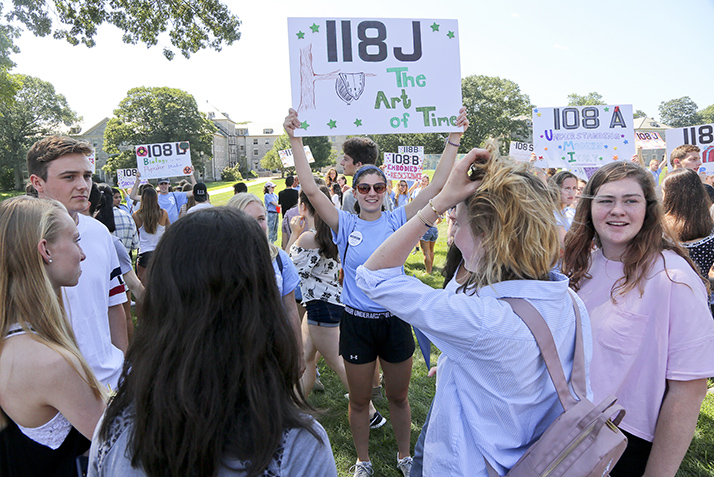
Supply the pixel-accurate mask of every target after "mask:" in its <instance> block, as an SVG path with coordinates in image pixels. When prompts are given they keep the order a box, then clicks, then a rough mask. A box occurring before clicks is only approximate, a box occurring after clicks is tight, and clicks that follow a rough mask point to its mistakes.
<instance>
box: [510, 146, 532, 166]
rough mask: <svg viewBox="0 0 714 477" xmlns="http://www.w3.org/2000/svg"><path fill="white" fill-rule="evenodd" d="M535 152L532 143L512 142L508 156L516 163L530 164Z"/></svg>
mask: <svg viewBox="0 0 714 477" xmlns="http://www.w3.org/2000/svg"><path fill="white" fill-rule="evenodd" d="M534 150H535V149H534V147H533V144H531V143H528V142H516V141H511V145H510V146H509V149H508V156H509V157H510V158H511V159H513V160H514V161H518V162H528V161H530V160H531V153H532V152H533V151H534Z"/></svg>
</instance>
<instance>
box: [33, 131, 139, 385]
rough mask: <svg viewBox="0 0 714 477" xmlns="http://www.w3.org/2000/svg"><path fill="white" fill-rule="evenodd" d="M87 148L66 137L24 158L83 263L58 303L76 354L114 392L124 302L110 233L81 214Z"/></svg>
mask: <svg viewBox="0 0 714 477" xmlns="http://www.w3.org/2000/svg"><path fill="white" fill-rule="evenodd" d="M91 153H92V148H91V147H90V146H89V144H87V143H84V142H80V141H77V140H76V139H73V138H70V137H66V136H51V137H48V138H45V139H42V140H40V141H38V142H36V143H35V144H33V145H32V147H31V148H30V150H29V152H28V153H27V169H28V171H29V173H30V182H31V183H32V185H33V187H34V188H35V189H36V190H37V193H38V196H39V197H40V198H42V199H55V200H57V201H59V202H61V203H62V204H63V205H64V206H65V207H66V208H67V211H68V212H69V214H70V216H71V217H72V218H73V219H74V221H75V222H76V223H77V230H78V231H79V234H80V245H81V247H82V250H83V251H84V253H85V255H86V256H87V258H86V259H85V260H84V262H82V275H81V276H80V278H79V283H78V284H77V286H75V287H71V288H63V289H62V299H63V302H64V307H65V310H66V311H67V316H68V317H69V320H70V323H71V324H72V329H73V330H74V334H75V336H76V338H77V344H78V345H79V349H80V351H81V352H82V354H83V355H84V358H85V359H86V360H87V363H88V364H89V366H90V367H91V368H92V371H94V374H95V375H96V377H97V379H98V380H99V382H101V383H103V384H106V385H109V386H111V388H112V389H116V387H117V382H118V380H119V376H120V375H121V371H122V366H123V363H124V353H123V352H124V351H126V348H127V345H128V338H127V328H126V318H125V315H124V309H123V308H122V303H124V302H125V301H126V294H125V293H124V284H123V282H122V281H121V270H120V268H119V259H118V257H117V254H116V250H115V248H114V244H113V242H112V237H111V235H110V234H109V230H107V228H106V227H105V226H104V225H103V224H102V223H101V222H99V221H97V220H95V219H93V218H91V217H87V216H85V215H82V214H81V213H80V212H82V211H84V210H85V209H86V208H87V206H88V205H89V202H88V198H89V192H90V190H91V188H92V167H91V164H90V162H89V159H88V158H87V156H88V155H89V154H91Z"/></svg>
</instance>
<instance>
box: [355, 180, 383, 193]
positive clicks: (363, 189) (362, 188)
mask: <svg viewBox="0 0 714 477" xmlns="http://www.w3.org/2000/svg"><path fill="white" fill-rule="evenodd" d="M370 189H374V192H376V193H377V194H381V193H382V192H384V191H385V190H387V184H385V183H383V182H379V183H377V184H357V190H358V191H359V193H360V194H362V195H367V194H369V190H370Z"/></svg>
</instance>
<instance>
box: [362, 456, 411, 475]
mask: <svg viewBox="0 0 714 477" xmlns="http://www.w3.org/2000/svg"><path fill="white" fill-rule="evenodd" d="M409 467H410V468H411V461H410V462H409ZM352 471H354V477H368V476H370V475H372V474H374V471H373V470H372V462H371V461H367V462H360V461H359V460H358V461H357V462H356V463H355V465H353V466H352V467H350V472H352Z"/></svg>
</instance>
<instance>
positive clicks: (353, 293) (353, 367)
mask: <svg viewBox="0 0 714 477" xmlns="http://www.w3.org/2000/svg"><path fill="white" fill-rule="evenodd" d="M457 126H460V127H463V128H464V130H466V127H468V120H467V119H466V112H465V109H463V108H462V110H461V111H460V114H459V117H458V120H457ZM284 127H285V130H286V132H287V133H288V136H289V137H290V143H291V145H292V150H293V153H294V157H295V170H296V171H297V174H298V177H299V178H300V183H301V184H302V190H303V192H305V194H307V196H308V198H309V199H310V202H311V203H312V205H313V206H314V208H315V210H316V212H317V213H318V214H319V215H320V218H321V219H322V220H323V221H324V222H325V223H326V224H327V225H328V226H329V227H330V229H332V236H333V240H334V242H335V243H336V244H337V247H338V250H339V255H340V260H341V262H342V268H343V270H344V282H343V290H342V297H341V301H342V303H344V305H345V312H344V314H343V315H342V319H341V321H340V354H341V355H342V359H343V360H344V362H345V371H346V374H347V381H348V383H349V387H350V393H349V399H350V407H349V417H350V428H351V430H352V437H353V439H354V442H355V447H356V450H357V463H356V464H355V468H354V470H355V475H356V476H357V475H371V473H372V464H371V462H370V459H369V449H368V447H369V418H370V416H369V401H370V399H371V396H372V377H373V376H374V371H375V366H376V360H377V358H379V360H380V364H381V366H382V370H383V372H384V382H385V387H386V394H387V399H388V401H389V411H390V414H391V418H392V425H393V427H394V434H395V437H396V440H397V447H398V452H397V467H398V468H399V470H401V471H402V473H403V474H404V475H405V476H406V475H409V470H410V469H411V460H412V459H411V456H410V430H411V410H410V408H409V400H408V397H407V395H408V391H409V380H410V378H411V370H412V354H413V353H414V348H415V346H414V338H413V336H412V331H411V327H410V326H409V325H408V324H407V323H406V322H404V321H402V320H401V319H399V318H398V317H397V316H396V315H394V314H392V313H391V312H389V311H387V310H386V309H385V308H384V307H383V306H380V305H378V304H377V303H375V302H374V301H372V300H370V299H369V298H367V296H366V295H365V294H364V292H362V290H360V289H359V288H358V287H357V285H356V282H355V275H356V270H357V267H358V266H360V265H362V264H363V263H364V262H365V261H366V260H367V259H368V258H369V256H370V255H371V254H372V252H374V251H375V250H376V249H377V247H378V246H379V245H380V244H381V243H382V242H384V241H385V240H386V239H387V238H388V237H389V236H390V235H392V234H393V233H394V232H395V231H396V230H397V229H398V228H399V227H401V226H402V225H403V224H404V223H406V221H407V220H409V219H410V218H412V217H413V216H415V215H418V214H417V211H418V210H419V209H421V208H422V207H425V206H428V204H429V201H430V199H431V198H432V197H434V196H435V195H436V193H437V192H439V191H440V190H441V188H442V187H443V186H444V183H445V182H446V179H447V177H448V175H449V172H450V171H451V167H452V166H453V164H454V161H455V159H456V152H457V150H458V146H459V140H460V138H461V135H462V134H463V132H455V133H451V134H450V135H449V138H448V140H447V142H446V144H445V146H444V153H443V155H442V157H441V161H440V162H439V166H438V168H437V170H436V171H435V173H434V178H433V180H432V183H431V184H430V185H429V186H427V187H426V188H424V189H422V191H421V193H420V194H419V195H418V196H417V198H416V199H414V200H413V201H412V202H410V203H408V204H406V205H405V206H404V207H398V208H396V209H394V210H393V211H384V210H383V205H382V204H383V200H384V195H385V194H386V193H387V178H386V177H385V175H384V172H382V170H381V169H379V168H378V167H376V166H374V165H373V164H374V162H375V160H376V158H377V148H376V145H375V144H374V143H373V142H372V141H371V140H369V139H366V138H354V139H350V140H348V141H352V142H350V143H349V144H348V143H345V150H346V151H349V153H347V152H346V153H345V159H344V161H345V163H347V162H349V163H351V164H353V165H354V167H355V170H356V172H355V173H354V177H353V189H354V196H355V199H356V204H355V210H356V211H357V214H358V215H352V214H350V213H348V212H345V211H342V210H337V209H336V208H335V207H334V206H333V204H332V202H331V201H330V199H329V198H328V197H326V196H325V195H324V194H323V193H321V192H320V190H319V189H318V187H317V185H316V184H315V182H314V180H313V179H312V173H311V171H310V165H309V164H308V162H307V158H306V157H305V154H304V152H303V146H302V139H301V138H297V137H294V131H295V129H298V128H300V121H299V120H298V116H297V112H296V111H295V110H292V109H291V110H290V113H289V115H288V116H287V118H286V119H285V124H284ZM402 273H403V269H402Z"/></svg>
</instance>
